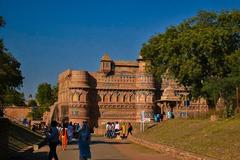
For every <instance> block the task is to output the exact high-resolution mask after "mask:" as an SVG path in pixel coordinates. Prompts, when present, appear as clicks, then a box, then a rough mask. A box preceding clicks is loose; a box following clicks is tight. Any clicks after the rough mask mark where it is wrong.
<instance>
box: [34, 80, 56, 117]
mask: <svg viewBox="0 0 240 160" xmlns="http://www.w3.org/2000/svg"><path fill="white" fill-rule="evenodd" d="M51 97H52V89H51V85H50V84H48V83H41V84H39V86H38V89H37V94H36V100H37V102H38V104H39V105H40V108H41V110H42V113H43V112H45V111H47V110H48V109H49V106H50V105H51V103H52V98H51Z"/></svg>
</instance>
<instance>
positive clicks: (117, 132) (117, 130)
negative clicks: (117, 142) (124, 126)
mask: <svg viewBox="0 0 240 160" xmlns="http://www.w3.org/2000/svg"><path fill="white" fill-rule="evenodd" d="M119 131H120V125H119V123H118V121H117V122H116V124H115V134H116V136H118V135H119V133H120V132H119Z"/></svg>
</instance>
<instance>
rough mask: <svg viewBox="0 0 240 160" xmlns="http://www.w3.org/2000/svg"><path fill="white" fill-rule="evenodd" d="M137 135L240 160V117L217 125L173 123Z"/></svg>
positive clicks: (181, 147) (207, 121) (200, 121)
mask: <svg viewBox="0 0 240 160" xmlns="http://www.w3.org/2000/svg"><path fill="white" fill-rule="evenodd" d="M136 136H137V137H140V138H144V139H147V140H150V141H153V142H156V143H161V144H166V145H169V146H173V147H177V148H180V149H183V150H187V151H191V152H194V153H197V154H203V155H207V156H210V157H215V158H218V159H223V160H229V159H240V117H237V118H235V119H229V120H219V121H216V122H210V121H209V120H184V119H175V120H169V121H167V122H164V123H161V124H159V125H157V126H155V127H153V128H151V129H148V130H146V131H145V132H144V133H141V134H138V135H136Z"/></svg>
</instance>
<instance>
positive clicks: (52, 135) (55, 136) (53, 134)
mask: <svg viewBox="0 0 240 160" xmlns="http://www.w3.org/2000/svg"><path fill="white" fill-rule="evenodd" d="M47 139H48V143H49V148H50V151H49V154H48V160H52V158H54V159H55V160H58V156H57V152H56V148H57V145H58V144H59V132H58V129H57V122H56V121H52V122H51V129H50V131H49V132H48V133H47Z"/></svg>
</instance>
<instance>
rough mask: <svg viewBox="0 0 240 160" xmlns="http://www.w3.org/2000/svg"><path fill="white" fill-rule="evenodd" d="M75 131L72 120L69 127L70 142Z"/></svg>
mask: <svg viewBox="0 0 240 160" xmlns="http://www.w3.org/2000/svg"><path fill="white" fill-rule="evenodd" d="M73 132H74V128H73V125H72V122H70V124H69V125H68V127H67V135H68V142H69V143H71V142H72V138H73Z"/></svg>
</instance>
